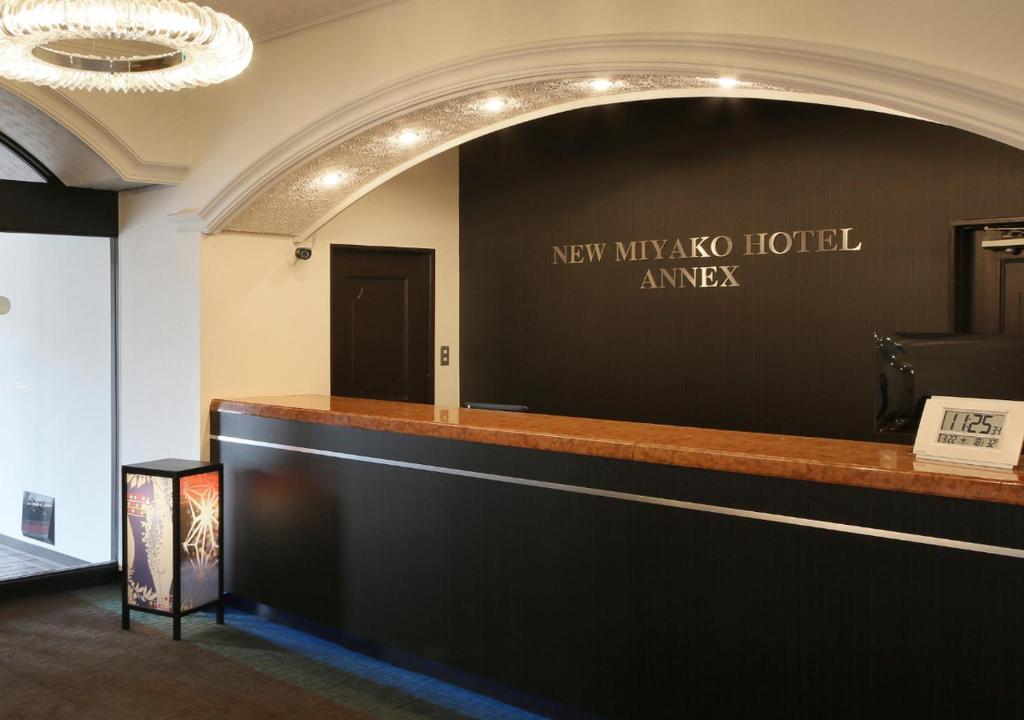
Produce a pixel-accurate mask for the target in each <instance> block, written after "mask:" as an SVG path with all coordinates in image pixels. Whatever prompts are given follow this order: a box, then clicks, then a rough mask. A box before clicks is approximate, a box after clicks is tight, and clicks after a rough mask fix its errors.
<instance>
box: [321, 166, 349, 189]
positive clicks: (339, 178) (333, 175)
mask: <svg viewBox="0 0 1024 720" xmlns="http://www.w3.org/2000/svg"><path fill="white" fill-rule="evenodd" d="M346 178H348V174H347V173H343V172H338V171H337V170H335V171H333V172H329V173H326V174H325V175H322V176H321V177H320V184H321V185H323V186H324V187H327V188H332V187H337V186H338V185H341V184H342V183H343V182H345V179H346Z"/></svg>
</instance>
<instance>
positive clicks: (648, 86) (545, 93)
mask: <svg viewBox="0 0 1024 720" xmlns="http://www.w3.org/2000/svg"><path fill="white" fill-rule="evenodd" d="M601 79H602V80H605V81H606V82H608V83H610V86H609V87H608V88H606V89H604V88H603V86H599V87H601V88H602V89H601V90H595V89H594V87H592V85H591V82H592V81H594V80H595V76H594V75H592V74H590V75H581V76H578V77H570V78H559V79H549V80H539V81H533V82H525V83H517V84H514V85H509V86H505V87H499V88H491V89H488V90H484V91H478V92H473V93H469V94H467V95H461V96H458V97H455V98H452V99H449V100H446V101H443V102H438V103H435V104H432V105H426V106H424V107H421V108H417V109H415V110H412V111H410V112H408V113H405V114H403V115H400V116H398V117H395V118H392V119H389V120H386V121H384V122H381V123H380V124H378V125H375V126H373V127H372V128H369V129H367V130H366V131H364V132H362V133H359V134H357V135H355V136H353V137H351V138H349V139H347V140H345V141H343V142H341V143H339V144H337V145H335V146H334V147H332V148H330V149H328V150H327V151H326V152H323V153H321V154H319V155H317V156H316V157H314V158H312V159H310V160H308V161H307V162H305V163H302V164H301V165H299V167H297V168H295V169H293V170H292V171H291V172H290V173H288V174H287V175H285V176H284V177H282V178H281V179H279V180H278V181H277V182H276V183H274V184H273V185H271V186H270V187H268V188H267V189H266V190H265V191H264V192H263V193H261V194H260V195H259V196H258V197H257V198H256V199H255V200H254V201H253V202H252V203H251V204H250V205H248V207H246V208H245V209H244V210H243V211H242V212H241V213H239V214H238V215H237V216H235V217H234V218H233V219H232V220H231V221H230V222H229V223H228V225H227V226H226V228H225V229H226V230H230V231H236V232H254V233H264V234H280V235H291V236H296V237H300V238H304V237H307V236H308V235H310V234H311V233H313V232H315V231H316V230H317V229H319V228H320V227H322V226H323V225H324V224H325V223H327V222H328V221H329V220H330V219H331V218H332V217H334V216H335V215H336V214H337V213H338V212H340V209H341V208H343V207H345V206H347V205H349V204H351V203H352V202H355V200H356V199H358V197H361V196H362V195H364V194H366V193H367V192H369V191H370V190H372V189H373V188H375V187H377V186H378V185H380V184H381V183H383V182H384V181H386V180H387V179H389V178H391V177H393V176H394V175H396V174H398V173H400V172H402V171H403V170H405V169H407V168H408V167H410V166H412V165H414V164H416V163H418V162H422V161H423V160H425V159H427V158H429V157H432V156H433V155H436V154H438V153H440V152H443V151H445V150H448V149H450V148H452V147H455V146H457V145H459V144H462V143H464V142H466V141H468V140H470V139H472V138H475V137H479V136H481V135H484V134H486V133H489V132H494V131H496V130H499V129H501V128H505V127H509V126H511V125H515V124H518V123H522V122H527V121H529V120H533V119H536V118H539V117H543V116H545V115H550V114H553V113H556V112H563V111H566V110H570V109H575V108H581V107H587V106H593V105H604V104H610V103H616V102H629V101H637V100H643V99H653V98H665V97H690V96H706V95H721V96H723V97H733V98H735V97H747V98H752V97H756V98H771V99H779V100H798V101H804V102H814V103H825V104H830V105H841V106H846V107H856V108H862V109H868V110H873V111H878V112H895V111H890V110H887V109H885V108H881V107H877V106H874V105H870V104H866V103H859V102H855V101H851V100H847V99H844V98H836V97H825V96H822V95H819V94H813V93H802V92H799V91H797V90H794V89H792V88H785V87H780V86H774V85H769V84H764V83H752V82H737V85H736V86H735V87H731V88H729V89H728V90H723V88H721V87H720V84H719V79H718V78H710V77H693V76H682V75H660V74H619V75H615V76H611V77H602V78H601ZM489 100H501V102H502V103H503V105H502V107H501V108H500V109H496V110H489V109H488V106H487V102H488V101H489ZM403 133H414V134H415V136H416V137H415V139H414V140H412V141H410V142H402V134H403ZM410 137H411V136H410Z"/></svg>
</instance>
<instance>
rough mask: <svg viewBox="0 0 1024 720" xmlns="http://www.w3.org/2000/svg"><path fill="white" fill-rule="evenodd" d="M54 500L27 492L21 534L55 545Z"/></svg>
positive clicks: (22, 511) (23, 499)
mask: <svg viewBox="0 0 1024 720" xmlns="http://www.w3.org/2000/svg"><path fill="white" fill-rule="evenodd" d="M53 506H54V499H53V498H52V497H48V496H46V495H39V494H37V493H33V492H28V491H27V490H26V491H25V493H24V495H23V497H22V501H21V534H22V535H24V536H25V537H29V538H32V539H33V540H41V541H43V542H45V543H50V544H51V545H53V544H54V543H53V520H54V518H53Z"/></svg>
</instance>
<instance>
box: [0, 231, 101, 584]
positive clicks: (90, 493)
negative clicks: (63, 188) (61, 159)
mask: <svg viewBox="0 0 1024 720" xmlns="http://www.w3.org/2000/svg"><path fill="white" fill-rule="evenodd" d="M112 252H113V246H112V242H111V241H110V240H109V239H107V238H85V237H62V236H49V235H45V236H44V235H19V234H5V233H0V582H3V581H5V580H12V579H18V578H22V577H26V576H30V575H36V574H41V573H51V572H58V571H61V570H65V569H68V568H73V567H82V566H86V565H92V564H97V563H108V562H110V561H111V560H113V555H114V552H115V548H116V545H115V544H114V543H113V531H114V526H113V517H114V514H113V509H114V484H113V469H114V462H115V459H114V430H113V419H114V418H113V415H114V409H113V407H114V404H113V398H114V381H113V372H112V368H113V343H112V339H113V322H112V318H113V312H112V307H113V303H112V297H113V276H112V271H111V262H112Z"/></svg>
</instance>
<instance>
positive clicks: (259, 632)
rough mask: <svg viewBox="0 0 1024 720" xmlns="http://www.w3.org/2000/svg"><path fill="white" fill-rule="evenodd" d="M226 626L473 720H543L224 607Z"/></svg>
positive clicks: (487, 698)
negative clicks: (473, 719)
mask: <svg viewBox="0 0 1024 720" xmlns="http://www.w3.org/2000/svg"><path fill="white" fill-rule="evenodd" d="M226 615H227V618H226V621H227V623H228V624H229V625H230V626H231V627H233V628H236V629H238V630H241V631H243V632H246V633H248V634H250V635H253V636H254V637H258V638H260V639H262V640H264V641H266V642H269V643H272V644H274V645H277V646H278V647H281V648H284V649H286V650H288V651H290V652H293V653H295V654H297V655H301V656H303V657H305V658H308V659H310V660H314V661H316V662H319V663H322V664H324V665H327V666H329V667H332V668H334V669H336V670H340V671H341V672H345V673H349V674H351V675H355V676H356V677H360V678H363V679H365V680H368V681H370V682H374V683H377V684H379V685H384V686H387V687H391V688H394V689H395V690H398V691H400V692H403V693H406V694H407V695H411V696H412V697H416V698H419V699H420V700H423V701H425V702H429V703H431V704H433V705H437V706H439V707H443V708H446V709H448V710H451V711H452V712H456V713H459V714H461V715H465V716H467V717H471V718H477V720H543V718H542V716H540V715H535V714H533V713H530V712H527V711H525V710H522V709H520V708H517V707H514V706H512V705H508V704H506V703H503V702H500V701H499V700H495V699H493V698H489V697H487V696H485V695H480V694H478V693H475V692H472V691H470V690H465V689H463V688H460V687H457V686H455V685H449V684H448V683H445V682H441V681H440V680H435V679H434V678H431V677H428V676H426V675H420V674H418V673H414V672H412V671H410V670H403V669H402V668H398V667H395V666H394V665H389V664H388V663H386V662H383V661H381V660H377V659H374V658H371V657H367V656H366V655H361V654H359V653H357V652H353V651H352V650H348V649H347V648H344V647H342V646H340V645H336V644H335V643H332V642H330V641H328V640H323V639H321V638H318V637H314V636H312V635H307V634H306V633H303V632H300V631H298V630H293V629H292V628H288V627H285V626H283V625H276V624H274V623H272V622H270V621H269V620H264V619H263V618H260V617H258V616H256V615H250V614H249V613H246V612H243V611H241V610H235V609H233V608H228V609H227V610H226Z"/></svg>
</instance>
